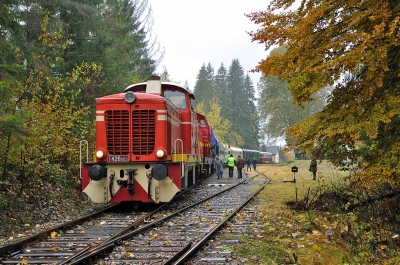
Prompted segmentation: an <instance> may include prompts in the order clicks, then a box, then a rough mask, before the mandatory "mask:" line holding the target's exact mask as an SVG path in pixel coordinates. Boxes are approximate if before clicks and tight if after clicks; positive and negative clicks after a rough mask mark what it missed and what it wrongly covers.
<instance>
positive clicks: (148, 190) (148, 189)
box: [146, 172, 153, 198]
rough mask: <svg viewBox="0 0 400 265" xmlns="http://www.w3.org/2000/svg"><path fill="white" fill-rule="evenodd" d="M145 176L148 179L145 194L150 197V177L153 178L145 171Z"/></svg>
mask: <svg viewBox="0 0 400 265" xmlns="http://www.w3.org/2000/svg"><path fill="white" fill-rule="evenodd" d="M146 176H147V179H148V182H147V196H148V197H149V198H151V194H150V188H151V179H152V178H153V177H152V176H151V175H150V174H149V173H147V172H146Z"/></svg>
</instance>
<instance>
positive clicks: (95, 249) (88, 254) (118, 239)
mask: <svg viewBox="0 0 400 265" xmlns="http://www.w3.org/2000/svg"><path fill="white" fill-rule="evenodd" d="M250 179H253V177H252V178H249V179H247V180H243V181H241V182H239V183H237V184H235V185H232V186H231V187H229V188H226V189H224V190H222V191H220V192H218V193H215V194H213V195H211V196H209V197H207V198H205V199H202V200H200V201H197V202H195V203H193V204H191V205H189V206H186V207H184V208H182V209H179V210H177V211H175V212H173V213H171V214H169V215H167V216H165V217H163V218H161V219H158V220H155V221H153V222H151V223H149V224H147V225H145V226H142V227H140V228H138V229H135V230H133V231H130V232H126V233H125V234H123V235H120V236H117V237H113V238H112V239H110V240H107V242H102V243H100V244H99V245H96V246H94V247H93V248H91V249H89V250H88V251H87V252H85V253H83V254H82V255H81V256H80V257H76V256H74V259H72V260H69V261H71V262H70V263H65V262H63V263H61V264H63V265H64V264H68V265H75V264H82V263H84V262H85V261H86V260H88V259H90V258H92V257H94V256H97V255H99V254H100V253H101V252H103V251H104V250H103V246H104V244H107V246H110V245H116V244H117V243H118V242H121V241H123V240H127V239H130V238H132V237H134V236H136V235H139V234H141V233H142V232H144V231H147V230H149V229H151V228H153V227H155V226H157V225H158V224H160V223H163V222H165V221H167V220H169V219H171V218H173V217H175V216H177V215H179V214H181V213H183V212H185V211H187V210H189V209H191V208H193V207H195V206H197V205H199V204H202V203H204V202H206V201H208V200H210V199H212V198H214V197H217V196H219V195H221V194H223V193H225V192H227V191H229V190H231V189H234V188H236V187H237V186H239V185H242V184H245V183H248V181H250ZM189 248H190V246H189Z"/></svg>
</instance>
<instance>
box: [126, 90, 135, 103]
mask: <svg viewBox="0 0 400 265" xmlns="http://www.w3.org/2000/svg"><path fill="white" fill-rule="evenodd" d="M124 99H125V101H126V103H128V104H131V103H133V102H134V101H135V99H136V95H135V93H133V92H132V91H128V92H126V93H125V95H124Z"/></svg>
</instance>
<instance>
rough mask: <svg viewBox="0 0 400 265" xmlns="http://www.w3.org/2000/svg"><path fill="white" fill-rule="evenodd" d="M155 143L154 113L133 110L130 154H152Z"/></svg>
mask: <svg viewBox="0 0 400 265" xmlns="http://www.w3.org/2000/svg"><path fill="white" fill-rule="evenodd" d="M155 141H156V111H155V110H135V111H133V112H132V153H133V154H134V155H149V154H151V153H153V151H154V146H155Z"/></svg>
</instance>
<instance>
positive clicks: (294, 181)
mask: <svg viewBox="0 0 400 265" xmlns="http://www.w3.org/2000/svg"><path fill="white" fill-rule="evenodd" d="M298 171H299V168H298V167H296V166H293V167H292V172H293V180H292V182H293V183H296V172H298ZM294 190H295V193H296V202H297V186H296V185H295V188H294Z"/></svg>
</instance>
